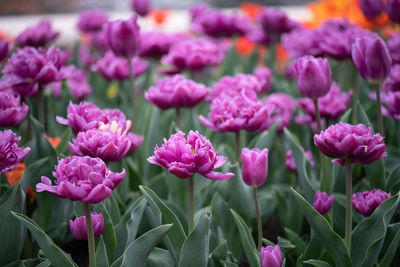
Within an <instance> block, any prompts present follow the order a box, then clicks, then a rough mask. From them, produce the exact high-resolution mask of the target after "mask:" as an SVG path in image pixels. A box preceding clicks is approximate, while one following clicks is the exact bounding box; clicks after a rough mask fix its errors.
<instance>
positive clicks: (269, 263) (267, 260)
mask: <svg viewBox="0 0 400 267" xmlns="http://www.w3.org/2000/svg"><path fill="white" fill-rule="evenodd" d="M261 266H262V267H281V266H282V253H281V248H280V247H279V245H276V246H275V247H273V246H267V247H261Z"/></svg>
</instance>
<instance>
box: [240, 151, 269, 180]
mask: <svg viewBox="0 0 400 267" xmlns="http://www.w3.org/2000/svg"><path fill="white" fill-rule="evenodd" d="M241 157H242V178H243V181H244V182H245V183H246V184H247V185H248V186H255V187H257V186H261V185H263V184H264V183H265V180H266V179H267V176H268V149H263V150H260V149H258V148H253V149H248V148H243V149H242V156H241Z"/></svg>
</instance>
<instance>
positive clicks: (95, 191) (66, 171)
mask: <svg viewBox="0 0 400 267" xmlns="http://www.w3.org/2000/svg"><path fill="white" fill-rule="evenodd" d="M53 176H54V177H55V178H56V179H57V180H56V181H55V183H56V185H54V186H53V185H52V182H51V180H50V179H49V178H47V177H46V176H42V178H41V181H42V182H41V183H38V184H36V191H37V192H42V191H48V192H50V193H52V194H53V195H55V196H57V197H60V198H68V199H70V200H72V201H81V202H87V203H91V204H97V203H99V202H101V201H103V200H104V199H106V198H107V197H109V196H110V195H111V193H112V190H114V189H115V188H116V187H117V186H118V184H119V183H120V182H121V181H122V179H123V178H124V176H125V170H122V172H120V173H114V172H111V171H110V170H109V169H108V168H107V165H106V164H105V163H104V162H103V161H102V160H101V159H99V158H91V157H88V156H85V157H79V156H72V157H68V158H65V159H61V160H59V161H58V165H57V166H56V167H55V171H54V172H53Z"/></svg>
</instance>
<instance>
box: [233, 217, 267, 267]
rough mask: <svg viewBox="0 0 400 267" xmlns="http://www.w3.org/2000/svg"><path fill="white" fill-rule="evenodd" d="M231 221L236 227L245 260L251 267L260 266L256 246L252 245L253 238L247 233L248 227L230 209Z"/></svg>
mask: <svg viewBox="0 0 400 267" xmlns="http://www.w3.org/2000/svg"><path fill="white" fill-rule="evenodd" d="M231 213H232V216H233V219H234V220H235V224H236V227H237V228H238V230H239V234H240V240H241V242H242V247H243V250H244V253H245V254H246V257H247V260H248V261H249V264H250V266H251V267H258V266H260V259H259V257H257V255H256V253H255V251H257V248H256V245H255V243H254V240H253V237H252V236H251V233H250V231H249V227H248V226H247V225H246V223H245V222H244V220H243V219H242V218H241V217H240V215H239V214H237V213H236V212H235V211H234V210H232V209H231Z"/></svg>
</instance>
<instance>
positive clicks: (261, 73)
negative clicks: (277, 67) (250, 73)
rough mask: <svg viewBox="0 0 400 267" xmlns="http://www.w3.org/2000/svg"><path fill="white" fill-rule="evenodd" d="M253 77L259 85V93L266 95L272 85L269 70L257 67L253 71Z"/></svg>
mask: <svg viewBox="0 0 400 267" xmlns="http://www.w3.org/2000/svg"><path fill="white" fill-rule="evenodd" d="M254 76H256V78H257V79H258V81H259V82H260V83H261V93H268V92H269V90H270V89H271V83H272V72H271V70H270V69H269V68H267V67H258V68H256V69H255V70H254Z"/></svg>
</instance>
